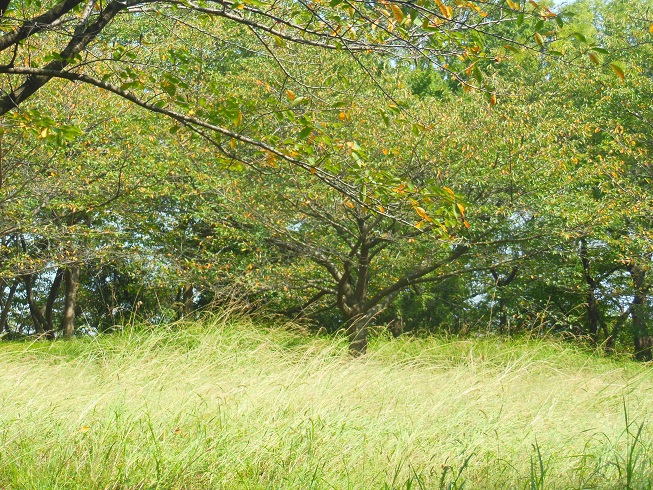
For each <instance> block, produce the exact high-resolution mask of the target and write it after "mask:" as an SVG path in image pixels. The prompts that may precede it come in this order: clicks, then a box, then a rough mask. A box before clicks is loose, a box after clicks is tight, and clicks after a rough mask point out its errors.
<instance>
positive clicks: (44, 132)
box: [41, 128, 48, 138]
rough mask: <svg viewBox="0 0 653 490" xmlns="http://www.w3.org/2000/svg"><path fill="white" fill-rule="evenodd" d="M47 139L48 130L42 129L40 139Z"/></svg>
mask: <svg viewBox="0 0 653 490" xmlns="http://www.w3.org/2000/svg"><path fill="white" fill-rule="evenodd" d="M47 137H48V128H43V131H41V138H47Z"/></svg>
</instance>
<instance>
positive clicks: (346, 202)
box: [345, 201, 354, 208]
mask: <svg viewBox="0 0 653 490" xmlns="http://www.w3.org/2000/svg"><path fill="white" fill-rule="evenodd" d="M345 206H347V207H348V208H353V207H354V205H353V204H352V203H351V201H345Z"/></svg>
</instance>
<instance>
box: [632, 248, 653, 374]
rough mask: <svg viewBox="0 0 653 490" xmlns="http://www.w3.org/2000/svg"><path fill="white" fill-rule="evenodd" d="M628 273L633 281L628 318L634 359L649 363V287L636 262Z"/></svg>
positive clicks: (652, 339)
mask: <svg viewBox="0 0 653 490" xmlns="http://www.w3.org/2000/svg"><path fill="white" fill-rule="evenodd" d="M628 272H630V277H631V279H632V281H633V302H632V303H631V305H630V318H631V321H632V327H631V328H632V332H633V344H634V348H635V358H636V359H637V360H640V361H650V360H652V359H653V350H652V349H653V336H652V335H651V328H650V325H649V324H650V318H649V314H648V313H649V312H648V308H647V301H648V292H649V286H648V285H647V284H646V269H645V268H644V267H643V265H642V264H641V263H640V262H639V261H638V260H634V261H631V263H630V264H629V266H628Z"/></svg>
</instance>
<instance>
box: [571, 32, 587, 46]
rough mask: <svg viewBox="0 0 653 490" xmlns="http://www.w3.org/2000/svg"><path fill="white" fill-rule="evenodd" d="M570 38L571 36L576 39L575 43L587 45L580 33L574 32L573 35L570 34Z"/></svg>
mask: <svg viewBox="0 0 653 490" xmlns="http://www.w3.org/2000/svg"><path fill="white" fill-rule="evenodd" d="M572 36H573V37H574V39H576V40H577V41H580V42H581V43H585V44H587V39H586V38H585V36H583V35H582V34H581V33H580V32H574V33H573V34H572Z"/></svg>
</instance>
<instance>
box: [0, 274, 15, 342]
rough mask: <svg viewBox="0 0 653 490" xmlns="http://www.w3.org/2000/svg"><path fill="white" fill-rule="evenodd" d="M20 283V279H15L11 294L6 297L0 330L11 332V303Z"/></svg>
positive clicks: (10, 290)
mask: <svg viewBox="0 0 653 490" xmlns="http://www.w3.org/2000/svg"><path fill="white" fill-rule="evenodd" d="M19 283H20V280H19V279H15V280H14V282H13V283H12V285H11V287H10V288H9V294H8V295H7V299H5V301H4V304H3V305H2V313H1V314H0V332H9V325H8V324H7V319H8V317H9V310H10V309H11V303H12V301H13V300H14V294H15V293H16V289H17V288H18V284H19Z"/></svg>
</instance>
